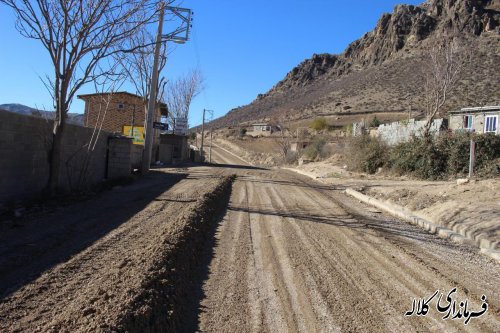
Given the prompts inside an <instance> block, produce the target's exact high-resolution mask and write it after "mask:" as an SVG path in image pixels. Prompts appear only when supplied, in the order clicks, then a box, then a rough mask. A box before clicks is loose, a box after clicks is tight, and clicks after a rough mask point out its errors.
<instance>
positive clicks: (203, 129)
mask: <svg viewBox="0 0 500 333" xmlns="http://www.w3.org/2000/svg"><path fill="white" fill-rule="evenodd" d="M206 112H208V113H210V114H211V115H212V116H213V111H212V110H207V109H203V121H202V123H201V147H200V156H201V162H203V141H204V138H205V113H206ZM210 146H212V143H210Z"/></svg>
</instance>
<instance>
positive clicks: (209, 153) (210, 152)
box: [208, 129, 213, 163]
mask: <svg viewBox="0 0 500 333" xmlns="http://www.w3.org/2000/svg"><path fill="white" fill-rule="evenodd" d="M212 132H213V131H212V129H210V150H209V151H208V163H212Z"/></svg>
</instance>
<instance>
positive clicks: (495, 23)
mask: <svg viewBox="0 0 500 333" xmlns="http://www.w3.org/2000/svg"><path fill="white" fill-rule="evenodd" d="M450 35H454V36H458V37H459V38H460V39H461V41H462V44H463V45H464V46H465V48H466V49H467V52H470V53H471V55H472V57H471V59H472V61H470V62H469V63H468V65H467V67H466V69H465V71H464V73H463V76H462V80H461V81H460V82H459V84H458V85H457V89H456V90H457V91H458V93H455V94H453V95H452V98H450V99H449V102H448V103H447V105H446V106H445V109H446V110H449V109H453V108H457V107H463V106H472V105H484V104H490V103H498V102H499V101H500V70H499V69H500V66H499V64H500V0H428V1H426V2H424V3H422V4H421V5H419V6H412V5H398V6H396V7H395V8H394V11H393V13H391V14H384V15H382V17H381V18H380V19H379V21H378V23H377V25H376V27H375V29H373V30H372V31H371V32H368V33H366V34H365V35H364V36H362V37H361V38H360V39H358V40H356V41H354V42H353V43H351V44H350V45H349V46H348V47H347V48H346V50H345V51H344V52H343V53H342V54H338V55H333V54H315V55H313V56H312V58H310V59H307V60H305V61H303V62H302V63H301V64H299V65H298V66H297V67H295V68H294V69H292V70H291V71H290V72H289V73H288V74H287V75H286V77H285V78H284V79H283V80H282V81H280V82H278V83H277V84H276V85H275V86H274V87H273V88H272V89H271V90H269V91H268V92H267V93H265V94H260V95H259V96H257V98H256V100H254V101H253V102H252V103H251V104H249V105H247V106H244V107H240V108H237V109H234V110H231V111H230V112H229V113H228V114H227V115H226V116H224V117H222V118H219V119H216V120H215V121H214V125H215V126H216V127H220V126H228V125H235V124H239V123H242V122H246V121H256V120H263V119H272V118H287V119H289V120H298V119H306V118H312V117H315V116H318V115H324V116H327V115H339V114H340V115H341V114H343V113H356V112H359V113H369V112H380V111H385V112H387V111H402V110H406V109H408V108H410V107H411V108H412V109H413V110H422V109H423V108H424V103H423V83H424V68H425V67H426V62H427V59H428V50H429V48H431V47H432V45H434V43H436V42H437V41H439V40H443V39H444V38H446V37H447V36H450Z"/></svg>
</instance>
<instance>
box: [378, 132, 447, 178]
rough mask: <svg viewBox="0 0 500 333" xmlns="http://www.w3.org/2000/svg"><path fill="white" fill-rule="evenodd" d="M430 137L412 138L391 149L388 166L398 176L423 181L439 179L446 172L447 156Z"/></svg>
mask: <svg viewBox="0 0 500 333" xmlns="http://www.w3.org/2000/svg"><path fill="white" fill-rule="evenodd" d="M442 148H443V146H441V145H438V144H437V143H436V142H435V141H434V140H433V139H432V138H430V137H425V138H422V137H413V138H412V139H411V140H410V141H409V142H404V143H400V144H398V145H397V146H395V147H393V149H392V150H391V152H390V155H389V162H388V165H389V166H390V167H391V169H392V170H393V171H395V172H396V173H399V174H411V175H414V176H416V177H418V178H423V179H440V178H442V177H443V176H444V175H445V174H446V171H447V154H446V152H445V151H444V150H443V149H442Z"/></svg>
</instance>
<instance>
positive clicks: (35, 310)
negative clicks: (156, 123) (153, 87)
mask: <svg viewBox="0 0 500 333" xmlns="http://www.w3.org/2000/svg"><path fill="white" fill-rule="evenodd" d="M184 171H186V170H184ZM188 172H189V173H188V174H187V176H186V177H174V178H175V180H176V182H174V183H173V184H172V183H168V179H169V178H170V177H171V176H170V174H171V173H175V170H170V171H169V173H168V174H167V173H166V172H164V171H157V173H159V175H156V176H155V177H153V178H152V179H151V180H154V181H152V182H151V181H149V182H147V181H140V182H138V183H136V184H134V185H132V186H130V187H124V188H120V189H117V190H115V191H110V192H107V193H104V194H103V195H102V196H101V197H99V198H96V200H94V201H89V204H90V203H92V205H84V206H80V205H74V206H72V207H71V208H72V209H68V210H67V211H65V212H62V213H61V214H59V215H55V216H54V219H56V220H57V221H70V220H71V219H75V218H76V217H78V218H80V217H82V218H84V219H85V220H89V221H94V222H95V223H90V222H89V223H87V224H85V226H84V227H82V226H80V225H74V226H67V228H63V230H62V231H61V232H63V233H64V235H65V237H66V238H68V239H70V240H71V239H72V238H71V237H72V236H73V235H74V234H76V235H78V234H79V235H80V237H83V236H82V235H83V233H84V232H87V231H89V232H90V231H92V230H95V229H98V228H99V227H101V226H102V225H106V224H108V223H110V226H109V229H106V230H105V234H104V235H102V234H101V233H98V234H99V235H98V238H97V235H96V238H92V243H91V244H88V245H87V246H86V247H85V248H83V249H78V251H75V252H72V255H71V257H70V258H69V259H65V260H64V261H63V262H61V263H59V264H57V265H54V266H53V267H52V268H48V269H44V271H43V272H42V273H41V275H40V276H38V277H34V279H33V280H31V281H30V282H27V283H26V284H24V285H23V286H18V287H16V288H14V289H13V290H12V291H11V292H9V293H7V294H6V296H5V297H4V298H3V299H1V301H0V331H1V332H179V331H183V330H186V329H187V330H189V327H193V325H196V322H197V320H196V315H197V311H198V309H197V307H196V304H197V303H196V297H199V296H197V294H198V293H199V292H200V290H201V283H202V279H203V278H202V277H203V271H204V270H206V269H207V267H208V264H206V261H207V259H206V258H209V257H210V256H211V254H212V252H211V251H212V247H213V242H214V233H215V230H216V227H217V225H218V221H219V218H220V217H221V216H222V214H223V212H224V211H225V208H226V207H227V203H228V200H229V196H230V193H231V188H232V182H233V180H234V177H233V176H224V175H223V174H222V173H217V172H216V170H213V169H210V168H193V169H191V170H188ZM162 175H165V177H160V176H162ZM148 193H152V194H149V196H148ZM97 199H99V200H97ZM128 207H130V208H131V209H132V210H131V211H127V209H128ZM50 218H51V217H50V216H48V217H47V220H46V221H45V220H44V221H45V222H44V225H45V226H50V223H51V222H52V223H55V222H54V221H52V220H50ZM115 220H116V221H115ZM109 221H111V222H109ZM39 223H42V222H39ZM94 232H96V231H94ZM19 234H20V235H19V236H18V238H22V237H27V236H28V235H25V234H24V233H23V232H22V230H20V231H19ZM51 236H53V235H52V234H49V235H48V236H47V237H48V238H50V237H51ZM63 241H64V239H63V240H61V242H63ZM45 243H47V240H45V239H39V240H37V242H36V244H35V243H30V245H31V247H34V246H36V249H39V250H38V251H39V252H40V251H42V249H44V248H43V247H42V246H44V244H45ZM70 243H71V241H70ZM50 244H52V243H50ZM2 245H4V244H2ZM53 246H57V244H55V245H53ZM5 247H6V246H4V247H3V248H2V250H4V251H5V250H6V249H5ZM12 247H13V248H12V251H11V252H12V254H10V252H9V255H10V256H13V257H14V256H18V257H20V255H21V254H23V253H20V252H22V248H21V249H19V247H18V246H14V245H12ZM64 250H65V248H64V247H61V248H60V251H64ZM41 257H42V256H41V255H40V254H39V258H41ZM25 265H26V266H29V267H31V266H30V265H29V263H28V264H25ZM20 278H21V277H20ZM193 304H194V305H193ZM193 323H194V324H193Z"/></svg>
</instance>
